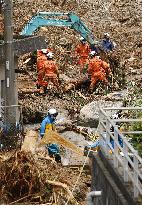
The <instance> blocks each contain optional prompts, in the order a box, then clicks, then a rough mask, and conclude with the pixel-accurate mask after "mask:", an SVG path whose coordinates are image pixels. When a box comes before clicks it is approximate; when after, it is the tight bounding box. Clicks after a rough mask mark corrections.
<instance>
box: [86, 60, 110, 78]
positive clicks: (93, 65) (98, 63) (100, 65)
mask: <svg viewBox="0 0 142 205" xmlns="http://www.w3.org/2000/svg"><path fill="white" fill-rule="evenodd" d="M99 71H101V72H104V73H109V72H110V68H109V65H108V64H107V63H106V62H105V61H102V60H101V59H99V58H97V57H94V58H92V59H90V60H89V65H88V74H89V75H93V74H94V73H97V72H99Z"/></svg>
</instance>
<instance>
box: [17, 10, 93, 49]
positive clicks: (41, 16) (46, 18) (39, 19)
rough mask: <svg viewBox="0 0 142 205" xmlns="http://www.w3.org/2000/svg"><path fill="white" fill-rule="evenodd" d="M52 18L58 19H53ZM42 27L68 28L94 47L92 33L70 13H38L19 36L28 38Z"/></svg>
mask: <svg viewBox="0 0 142 205" xmlns="http://www.w3.org/2000/svg"><path fill="white" fill-rule="evenodd" d="M65 16H66V18H65ZM54 17H58V18H57V19H54ZM61 17H63V19H61ZM42 26H63V27H70V28H71V29H74V30H75V31H77V32H78V33H79V34H80V35H81V36H82V37H83V38H85V39H86V41H88V43H89V44H90V45H94V36H93V34H92V32H91V31H90V30H89V29H88V28H87V26H86V25H85V24H84V23H83V22H82V21H81V19H80V18H79V17H78V16H77V15H75V14H74V13H72V12H69V13H60V12H39V13H38V14H37V15H36V16H33V17H32V19H31V20H30V21H29V22H28V24H27V25H26V26H25V27H24V29H23V30H22V32H21V35H26V36H30V35H32V34H33V33H34V32H35V31H36V30H37V29H38V28H40V27H42Z"/></svg>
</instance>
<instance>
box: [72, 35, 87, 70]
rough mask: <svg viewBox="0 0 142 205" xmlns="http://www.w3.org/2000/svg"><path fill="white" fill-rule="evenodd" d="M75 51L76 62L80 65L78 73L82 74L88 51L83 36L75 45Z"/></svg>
mask: <svg viewBox="0 0 142 205" xmlns="http://www.w3.org/2000/svg"><path fill="white" fill-rule="evenodd" d="M75 52H76V55H77V56H79V61H78V64H79V65H80V74H82V73H83V69H84V68H85V66H86V65H87V64H88V58H89V53H90V47H89V45H88V43H86V40H85V39H84V38H83V37H81V38H80V44H79V45H78V46H77V47H76V50H75Z"/></svg>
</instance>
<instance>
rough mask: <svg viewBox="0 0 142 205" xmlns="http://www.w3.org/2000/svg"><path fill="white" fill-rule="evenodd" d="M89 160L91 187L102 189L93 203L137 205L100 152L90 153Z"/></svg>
mask: <svg viewBox="0 0 142 205" xmlns="http://www.w3.org/2000/svg"><path fill="white" fill-rule="evenodd" d="M91 162H92V164H91V165H92V166H91V169H92V184H91V189H92V190H97V191H102V196H101V197H100V198H98V199H96V201H95V200H94V204H95V205H138V203H136V202H135V201H134V200H133V198H132V197H131V194H130V193H129V191H127V189H126V188H125V186H124V184H123V183H122V182H121V180H120V179H119V177H118V176H117V175H115V173H114V172H113V171H112V170H113V169H112V167H111V165H110V164H109V163H108V162H107V160H106V159H105V157H104V155H103V154H102V153H101V152H100V153H99V154H96V155H92V156H91Z"/></svg>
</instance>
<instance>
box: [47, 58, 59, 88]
mask: <svg viewBox="0 0 142 205" xmlns="http://www.w3.org/2000/svg"><path fill="white" fill-rule="evenodd" d="M44 68H45V80H46V81H47V82H49V80H50V81H51V82H52V83H53V85H55V86H56V87H57V88H59V82H58V76H57V75H58V68H57V65H56V63H55V61H53V60H46V61H45V62H44Z"/></svg>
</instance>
